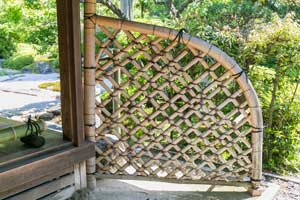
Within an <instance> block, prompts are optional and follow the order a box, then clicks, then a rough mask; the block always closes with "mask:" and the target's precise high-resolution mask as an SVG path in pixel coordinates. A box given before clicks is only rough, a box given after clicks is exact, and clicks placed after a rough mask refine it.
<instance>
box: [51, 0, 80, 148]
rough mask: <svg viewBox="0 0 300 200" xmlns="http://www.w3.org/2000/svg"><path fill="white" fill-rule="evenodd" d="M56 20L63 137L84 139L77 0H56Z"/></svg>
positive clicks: (74, 140)
mask: <svg viewBox="0 0 300 200" xmlns="http://www.w3.org/2000/svg"><path fill="white" fill-rule="evenodd" d="M56 2H57V24H58V43H59V62H60V81H61V107H62V108H61V109H62V124H63V133H64V138H65V139H68V140H71V141H72V142H73V143H74V145H77V146H80V145H81V144H82V143H83V142H84V129H83V91H82V90H83V89H82V75H81V52H80V2H79V0H57V1H56Z"/></svg>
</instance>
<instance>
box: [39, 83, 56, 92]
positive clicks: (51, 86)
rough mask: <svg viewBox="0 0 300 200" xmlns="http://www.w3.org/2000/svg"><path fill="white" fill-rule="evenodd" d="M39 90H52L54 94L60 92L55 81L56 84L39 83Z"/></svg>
mask: <svg viewBox="0 0 300 200" xmlns="http://www.w3.org/2000/svg"><path fill="white" fill-rule="evenodd" d="M38 87H39V88H41V89H47V90H52V91H55V92H59V91H60V82H59V81H56V82H45V83H41V84H39V86H38Z"/></svg>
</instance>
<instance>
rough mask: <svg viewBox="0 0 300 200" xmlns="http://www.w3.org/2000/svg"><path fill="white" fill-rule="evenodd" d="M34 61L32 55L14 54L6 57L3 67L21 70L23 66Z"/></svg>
mask: <svg viewBox="0 0 300 200" xmlns="http://www.w3.org/2000/svg"><path fill="white" fill-rule="evenodd" d="M32 63H34V59H33V56H32V55H24V56H15V57H11V58H9V59H7V60H6V61H5V62H4V63H3V66H4V67H5V68H10V69H15V70H21V69H22V68H23V67H25V66H27V65H30V64H32Z"/></svg>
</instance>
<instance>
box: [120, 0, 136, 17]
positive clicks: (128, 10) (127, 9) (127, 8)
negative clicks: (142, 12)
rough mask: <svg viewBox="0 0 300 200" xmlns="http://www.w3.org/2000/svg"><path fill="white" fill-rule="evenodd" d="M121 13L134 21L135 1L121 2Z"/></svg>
mask: <svg viewBox="0 0 300 200" xmlns="http://www.w3.org/2000/svg"><path fill="white" fill-rule="evenodd" d="M121 11H122V13H124V15H125V17H126V18H127V19H129V20H132V19H133V0H121Z"/></svg>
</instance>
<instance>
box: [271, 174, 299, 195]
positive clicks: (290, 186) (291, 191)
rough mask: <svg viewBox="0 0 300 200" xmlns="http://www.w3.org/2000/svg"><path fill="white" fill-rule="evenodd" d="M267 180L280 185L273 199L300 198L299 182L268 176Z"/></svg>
mask: <svg viewBox="0 0 300 200" xmlns="http://www.w3.org/2000/svg"><path fill="white" fill-rule="evenodd" d="M267 180H268V181H270V182H272V183H275V184H277V185H279V186H280V190H279V192H278V194H277V195H276V197H275V198H274V200H300V184H297V183H294V182H290V181H283V180H280V179H276V178H270V177H267ZM299 181H300V179H299Z"/></svg>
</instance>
